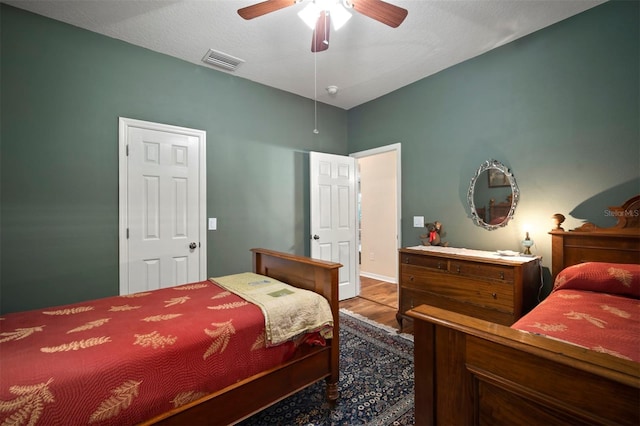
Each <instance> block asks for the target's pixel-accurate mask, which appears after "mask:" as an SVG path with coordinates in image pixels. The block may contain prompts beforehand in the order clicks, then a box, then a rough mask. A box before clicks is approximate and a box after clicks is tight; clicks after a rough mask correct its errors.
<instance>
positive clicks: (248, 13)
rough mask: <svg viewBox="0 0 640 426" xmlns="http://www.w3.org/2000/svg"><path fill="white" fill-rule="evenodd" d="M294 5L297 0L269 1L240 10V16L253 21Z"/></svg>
mask: <svg viewBox="0 0 640 426" xmlns="http://www.w3.org/2000/svg"><path fill="white" fill-rule="evenodd" d="M294 4H296V2H295V0H267V1H263V2H261V3H256V4H253V5H251V6H247V7H243V8H242V9H238V15H240V16H242V17H243V18H244V19H253V18H257V17H258V16H262V15H266V14H267V13H271V12H275V11H276V10H280V9H284V8H285V7H289V6H293V5H294Z"/></svg>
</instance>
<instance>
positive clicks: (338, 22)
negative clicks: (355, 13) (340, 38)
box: [329, 2, 351, 31]
mask: <svg viewBox="0 0 640 426" xmlns="http://www.w3.org/2000/svg"><path fill="white" fill-rule="evenodd" d="M329 14H330V15H331V23H332V24H333V29H334V30H336V31H338V30H339V29H340V28H342V26H343V25H344V24H346V23H347V21H348V20H349V19H351V14H350V13H349V12H347V9H345V8H344V6H342V4H340V3H338V2H336V3H333V5H332V6H331V9H329Z"/></svg>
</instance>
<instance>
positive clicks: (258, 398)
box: [145, 249, 342, 425]
mask: <svg viewBox="0 0 640 426" xmlns="http://www.w3.org/2000/svg"><path fill="white" fill-rule="evenodd" d="M251 251H252V252H253V271H254V272H256V273H258V274H262V275H266V276H269V277H272V278H274V279H277V280H280V281H283V282H286V283H288V284H290V285H293V286H296V287H300V288H304V289H307V290H311V291H314V292H316V293H319V294H321V295H322V296H324V297H325V298H326V299H327V300H328V301H329V304H330V306H331V311H332V313H333V320H334V329H333V339H331V340H329V341H328V344H327V346H326V347H314V348H312V349H307V350H306V351H304V352H303V353H300V354H299V355H298V356H296V357H295V358H294V359H292V360H291V361H289V362H287V363H285V364H282V365H280V366H278V367H276V368H273V369H271V370H268V371H264V372H261V373H259V374H256V375H255V376H252V377H249V378H248V379H245V380H243V381H241V382H238V383H236V384H234V385H232V386H229V387H227V388H225V389H222V390H221V391H218V392H215V393H213V394H210V395H207V396H205V397H203V398H201V399H199V400H197V401H194V402H192V403H190V404H187V405H184V406H182V407H179V408H177V409H175V410H172V411H170V412H167V413H164V414H162V415H160V416H158V417H156V418H154V419H151V420H150V421H149V422H146V423H145V424H172V425H187V424H188V425H200V424H233V423H236V422H238V421H240V420H243V419H245V418H247V417H249V416H251V415H252V414H255V413H257V412H258V411H260V410H262V409H264V408H266V407H268V406H270V405H272V404H274V403H276V402H278V401H280V400H282V399H284V398H286V397H287V396H289V395H292V394H294V393H295V392H298V391H299V390H301V389H303V388H305V387H307V386H309V385H311V384H313V383H315V382H317V381H318V380H321V379H325V380H326V382H327V398H328V399H329V401H331V402H333V401H335V400H336V399H337V398H338V379H339V330H340V328H339V313H338V309H339V306H338V270H339V268H340V267H341V266H342V265H341V264H339V263H333V262H325V261H321V260H315V259H310V258H307V257H302V256H296V255H291V254H287V253H280V252H277V251H273V250H265V249H252V250H251Z"/></svg>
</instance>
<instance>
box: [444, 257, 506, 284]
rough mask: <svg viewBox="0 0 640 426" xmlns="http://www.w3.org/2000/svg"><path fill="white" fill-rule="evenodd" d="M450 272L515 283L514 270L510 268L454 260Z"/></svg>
mask: <svg viewBox="0 0 640 426" xmlns="http://www.w3.org/2000/svg"><path fill="white" fill-rule="evenodd" d="M449 272H451V273H452V274H457V275H460V276H464V277H472V278H480V279H489V280H497V281H503V282H509V283H511V282H513V280H514V269H513V268H511V267H509V266H502V265H491V264H487V263H480V262H461V261H458V260H452V261H451V262H450V265H449Z"/></svg>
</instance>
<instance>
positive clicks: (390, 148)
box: [351, 143, 401, 284]
mask: <svg viewBox="0 0 640 426" xmlns="http://www.w3.org/2000/svg"><path fill="white" fill-rule="evenodd" d="M351 156H352V157H355V158H356V167H357V168H358V185H357V192H358V195H357V196H358V198H357V200H358V205H357V212H358V224H357V227H358V247H359V258H360V262H359V275H360V276H361V277H367V278H373V279H376V280H381V281H387V282H391V283H395V284H397V283H398V248H400V241H401V236H400V230H401V228H400V218H401V211H400V204H401V203H400V200H401V197H400V188H401V182H400V177H401V170H400V159H401V155H400V144H399V143H398V144H393V145H387V146H384V147H380V148H375V149H371V150H367V151H361V152H357V153H354V154H351Z"/></svg>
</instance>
